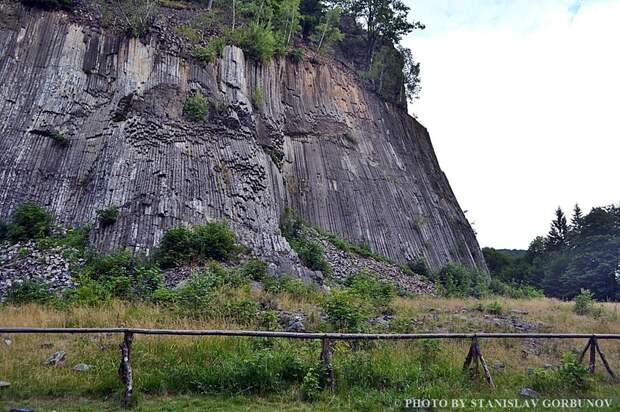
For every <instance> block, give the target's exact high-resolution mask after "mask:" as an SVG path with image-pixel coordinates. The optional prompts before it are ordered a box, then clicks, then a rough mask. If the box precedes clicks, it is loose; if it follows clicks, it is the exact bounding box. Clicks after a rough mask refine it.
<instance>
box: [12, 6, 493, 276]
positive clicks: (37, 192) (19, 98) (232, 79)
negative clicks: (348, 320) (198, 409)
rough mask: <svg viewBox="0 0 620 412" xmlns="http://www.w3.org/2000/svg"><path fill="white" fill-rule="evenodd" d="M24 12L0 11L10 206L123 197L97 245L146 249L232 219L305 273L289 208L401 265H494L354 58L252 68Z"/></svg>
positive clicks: (424, 137) (57, 205) (238, 56)
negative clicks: (198, 110) (189, 114)
mask: <svg viewBox="0 0 620 412" xmlns="http://www.w3.org/2000/svg"><path fill="white" fill-rule="evenodd" d="M0 7H2V8H3V9H5V10H3V12H6V7H7V6H6V5H0ZM18 9H19V10H18V14H17V16H16V17H15V19H14V20H11V19H4V20H3V19H0V23H1V24H2V27H0V217H2V218H5V217H6V216H8V215H9V214H10V213H11V212H12V211H13V210H14V209H15V207H16V206H17V205H18V204H19V203H21V202H24V201H26V200H34V201H37V202H39V203H41V204H43V205H45V206H46V207H48V208H49V209H50V210H51V211H53V212H54V213H55V215H56V216H57V219H58V220H59V222H61V223H64V224H69V225H80V224H85V223H94V222H96V211H97V210H98V209H102V208H105V207H108V206H110V205H118V206H119V207H120V211H121V214H120V217H119V219H118V221H117V222H116V223H115V224H114V225H111V226H108V227H101V226H100V225H97V224H96V223H95V225H94V227H93V231H92V234H91V237H92V239H91V240H92V241H93V242H94V244H95V245H97V246H98V247H100V248H101V249H107V250H109V249H113V248H117V247H122V246H128V247H132V248H134V249H136V250H138V251H148V250H149V249H150V248H152V247H153V245H155V244H157V243H158V241H159V239H160V238H161V236H162V234H163V232H164V231H165V229H167V228H169V227H171V226H173V225H176V224H181V223H201V222H205V221H206V220H208V219H214V218H222V219H226V220H228V221H229V222H230V223H231V225H232V227H233V228H234V229H235V231H236V233H237V235H238V237H239V240H240V241H241V242H242V243H244V244H246V245H248V246H250V247H252V248H253V249H255V250H256V251H257V253H258V254H259V255H263V256H265V257H269V258H270V259H272V260H273V261H275V262H276V263H277V264H279V265H280V267H282V268H283V269H282V270H283V271H289V272H294V271H295V270H298V269H295V267H297V266H298V265H296V262H298V260H297V257H296V255H295V254H294V252H292V251H291V249H290V247H289V245H288V243H287V242H286V240H285V239H284V238H283V237H282V236H281V235H280V232H279V229H278V221H279V216H280V215H281V213H282V212H283V210H284V208H285V207H287V206H289V207H291V208H292V209H293V210H294V211H295V212H297V213H298V214H299V215H301V216H302V217H303V218H304V219H305V220H306V221H308V222H309V223H311V224H313V225H316V226H320V227H322V228H324V229H327V230H330V231H332V232H335V233H338V234H340V235H342V236H343V237H345V238H347V239H349V240H351V241H354V242H359V243H365V244H368V245H369V246H370V247H371V249H373V250H374V251H376V252H379V253H381V254H384V255H386V256H389V257H391V258H393V259H396V260H399V261H404V260H406V259H412V258H415V257H418V256H425V257H426V258H427V260H428V261H429V263H430V264H431V266H433V267H437V266H439V265H441V264H443V263H446V262H448V261H458V262H461V263H464V264H466V265H469V266H472V267H479V268H483V269H486V266H485V264H484V261H483V258H482V254H481V252H480V248H479V246H478V243H477V241H476V238H475V235H474V233H473V231H472V229H471V227H470V226H469V223H468V222H467V220H466V218H465V216H464V215H463V213H462V211H461V209H460V207H459V205H458V203H457V201H456V199H455V197H454V195H453V193H452V191H451V189H450V186H449V184H448V181H447V179H446V177H445V175H444V174H443V172H442V171H441V169H440V168H439V165H438V163H437V159H436V157H435V155H434V152H433V148H432V145H431V142H430V139H429V136H428V133H427V131H426V130H425V129H424V128H423V127H422V126H421V125H420V124H419V123H418V122H417V121H416V120H414V119H413V118H412V117H410V116H409V115H407V113H405V112H404V111H402V110H401V109H399V108H398V107H396V106H394V105H392V104H389V103H386V102H384V101H383V100H381V99H380V98H379V97H378V96H376V95H375V94H373V93H372V92H369V91H367V90H366V89H365V88H364V87H363V85H362V83H361V82H360V81H358V80H357V79H356V78H355V76H354V75H352V73H351V72H350V71H349V70H348V69H346V68H345V67H344V66H340V65H339V64H336V63H333V62H330V61H327V60H324V59H323V58H320V57H310V58H307V59H305V60H304V61H302V62H299V63H295V62H292V61H290V60H288V59H285V58H280V59H276V60H274V61H272V62H271V63H269V64H265V65H257V64H254V63H252V62H248V61H246V60H245V59H244V56H243V53H242V51H241V50H239V49H237V48H233V47H227V48H226V49H225V51H224V55H223V57H222V59H220V60H218V61H217V62H216V63H215V64H209V65H204V64H200V63H198V62H193V61H191V60H187V59H184V58H183V57H182V56H180V55H179V54H178V53H176V52H173V51H170V50H172V49H167V48H166V47H165V44H162V42H161V41H160V40H157V39H156V38H151V39H149V40H139V39H126V38H123V37H116V36H114V35H111V34H106V33H104V32H103V31H102V30H101V29H98V28H96V27H86V26H82V25H79V24H77V23H72V22H71V21H70V19H69V17H68V16H67V15H65V14H63V13H59V12H55V13H51V12H41V11H33V10H29V9H24V8H19V7H18ZM197 90H199V91H200V92H201V93H202V94H203V95H204V96H205V97H206V99H207V100H208V101H209V103H210V110H209V114H208V120H207V121H205V122H199V123H196V122H190V121H188V120H187V119H185V118H184V117H183V115H182V114H183V105H184V102H185V100H186V99H187V97H188V96H189V95H191V93H194V92H195V91H197ZM58 136H62V137H63V138H66V139H68V144H61V143H62V142H61V141H60V140H62V139H58V138H57V137H58Z"/></svg>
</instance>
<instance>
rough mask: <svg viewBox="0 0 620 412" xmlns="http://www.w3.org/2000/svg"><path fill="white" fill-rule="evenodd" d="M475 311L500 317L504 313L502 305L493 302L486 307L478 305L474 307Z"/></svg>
mask: <svg viewBox="0 0 620 412" xmlns="http://www.w3.org/2000/svg"><path fill="white" fill-rule="evenodd" d="M475 309H476V310H479V311H480V312H486V313H490V314H492V315H501V314H502V313H503V312H504V308H503V306H502V304H501V303H499V302H498V301H493V302H491V303H489V304H486V305H483V304H482V303H479V304H477V305H476V307H475Z"/></svg>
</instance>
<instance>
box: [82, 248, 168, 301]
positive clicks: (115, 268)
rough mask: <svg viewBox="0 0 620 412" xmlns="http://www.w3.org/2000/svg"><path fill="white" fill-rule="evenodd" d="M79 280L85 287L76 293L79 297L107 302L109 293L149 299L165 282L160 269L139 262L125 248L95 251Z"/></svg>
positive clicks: (110, 294) (127, 297)
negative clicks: (109, 251) (113, 250)
mask: <svg viewBox="0 0 620 412" xmlns="http://www.w3.org/2000/svg"><path fill="white" fill-rule="evenodd" d="M79 279H80V280H79V288H83V289H81V290H78V291H77V292H76V294H77V297H78V299H77V300H78V301H89V303H94V302H90V301H91V300H92V301H96V300H97V299H101V300H102V301H105V300H107V298H108V297H110V296H113V297H117V298H123V299H129V298H147V297H149V296H150V295H151V294H152V293H153V292H154V291H155V290H157V289H159V288H160V287H161V285H162V283H163V280H162V277H161V274H160V271H159V268H157V267H155V266H149V265H145V264H142V263H140V262H139V261H138V259H136V258H134V256H132V254H131V253H130V252H128V251H126V250H123V251H118V252H113V253H109V254H92V255H91V256H89V257H88V259H87V263H86V264H85V265H84V267H83V268H82V270H81V271H80V276H79ZM79 288H78V289H79ZM82 295H83V296H82ZM80 296H82V297H80Z"/></svg>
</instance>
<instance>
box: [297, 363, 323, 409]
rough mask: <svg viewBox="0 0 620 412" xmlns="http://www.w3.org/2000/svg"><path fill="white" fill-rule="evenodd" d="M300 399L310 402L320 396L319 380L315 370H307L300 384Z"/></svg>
mask: <svg viewBox="0 0 620 412" xmlns="http://www.w3.org/2000/svg"><path fill="white" fill-rule="evenodd" d="M300 390H301V397H302V399H303V400H304V401H308V402H312V401H315V400H317V399H318V397H319V396H320V395H321V379H320V376H319V372H318V370H317V369H316V368H310V369H308V372H306V375H305V376H304V380H303V381H302V383H301V387H300Z"/></svg>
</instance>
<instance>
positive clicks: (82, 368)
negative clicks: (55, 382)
mask: <svg viewBox="0 0 620 412" xmlns="http://www.w3.org/2000/svg"><path fill="white" fill-rule="evenodd" d="M91 368H92V366H91V365H88V364H86V363H78V364H77V365H75V366H74V367H73V370H74V371H78V372H86V371H87V370H90V369H91Z"/></svg>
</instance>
